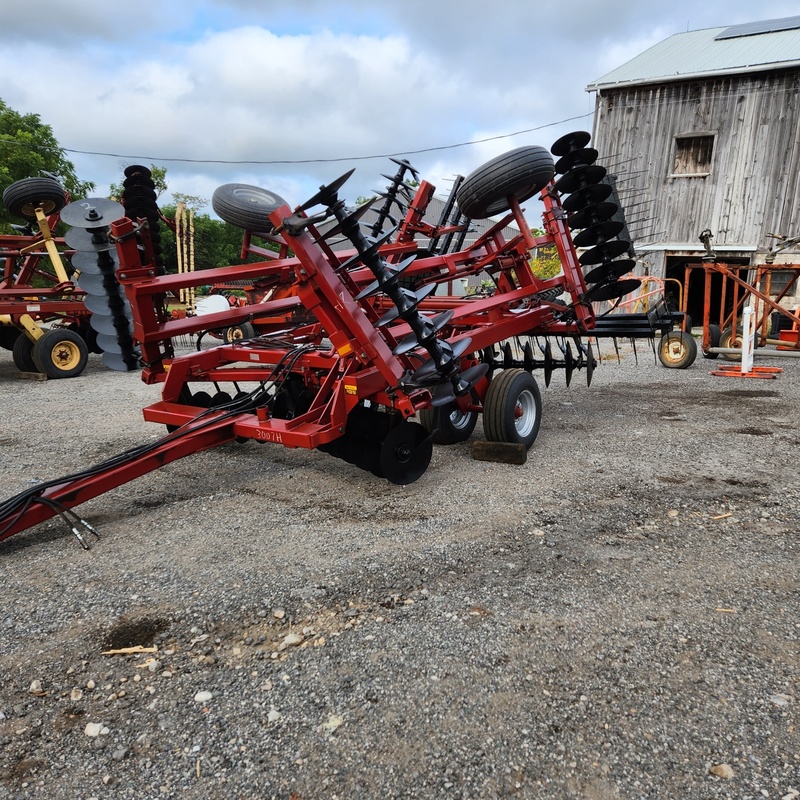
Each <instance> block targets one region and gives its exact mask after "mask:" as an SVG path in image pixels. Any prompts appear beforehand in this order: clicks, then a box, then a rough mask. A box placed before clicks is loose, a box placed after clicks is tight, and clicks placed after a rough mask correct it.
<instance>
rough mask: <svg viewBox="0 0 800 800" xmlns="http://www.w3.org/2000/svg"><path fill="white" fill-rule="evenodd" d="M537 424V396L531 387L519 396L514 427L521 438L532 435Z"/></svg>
mask: <svg viewBox="0 0 800 800" xmlns="http://www.w3.org/2000/svg"><path fill="white" fill-rule="evenodd" d="M535 425H536V398H535V397H534V396H533V392H532V391H531V390H530V389H525V391H523V392H521V393H520V395H519V397H518V398H517V405H516V408H515V409H514V427H515V428H516V429H517V433H518V434H519V436H520V438H521V439H524V438H526V437H527V436H529V435H530V433H531V431H532V430H533V428H534V426H535Z"/></svg>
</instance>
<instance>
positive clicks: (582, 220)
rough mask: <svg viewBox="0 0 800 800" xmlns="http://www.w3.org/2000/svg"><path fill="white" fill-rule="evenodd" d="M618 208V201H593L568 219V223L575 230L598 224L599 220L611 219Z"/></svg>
mask: <svg viewBox="0 0 800 800" xmlns="http://www.w3.org/2000/svg"><path fill="white" fill-rule="evenodd" d="M601 185H602V184H601ZM618 210H619V206H618V205H617V204H616V203H608V202H603V203H593V204H592V205H590V206H586V207H585V208H584V209H582V210H581V211H577V212H575V213H574V214H573V215H572V216H571V217H570V218H569V219H568V220H567V225H569V228H570V230H573V231H574V230H581V229H582V228H588V227H589V226H591V225H597V223H598V222H605V221H606V220H607V219H611V217H613V216H614V214H616V213H617V211H618Z"/></svg>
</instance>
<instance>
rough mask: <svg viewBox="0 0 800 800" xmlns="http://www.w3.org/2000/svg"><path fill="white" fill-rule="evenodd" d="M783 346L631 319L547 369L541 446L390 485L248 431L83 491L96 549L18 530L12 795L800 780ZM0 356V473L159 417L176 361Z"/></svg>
mask: <svg viewBox="0 0 800 800" xmlns="http://www.w3.org/2000/svg"><path fill="white" fill-rule="evenodd" d="M758 363H759V364H761V363H769V362H762V361H759V362H758ZM774 363H778V362H777V360H776V361H775V362H774ZM778 365H779V366H783V367H785V371H784V373H783V374H782V375H780V377H779V378H778V379H777V380H773V381H757V380H745V379H725V378H717V377H712V376H710V375H709V371H710V369H711V368H712V367H713V366H714V362H709V361H704V360H703V359H699V360H698V362H697V363H696V364H695V365H694V366H693V367H692V368H690V369H688V370H685V371H675V370H666V369H664V368H662V367H661V366H660V365H657V364H656V363H655V362H654V359H653V356H652V355H651V354H650V352H649V350H646V349H645V348H644V347H643V346H641V345H640V348H639V358H638V363H637V362H636V359H634V357H633V354H632V353H631V351H630V349H628V348H625V349H624V350H623V354H622V359H621V363H616V361H611V362H609V363H604V364H603V365H602V366H601V367H600V368H598V370H597V371H596V372H595V377H594V382H593V384H592V387H591V388H590V389H587V388H586V386H585V385H584V383H583V380H582V377H583V376H582V375H580V374H577V373H576V375H575V376H574V378H573V383H572V386H571V388H566V387H565V386H564V382H563V375H561V374H556V375H555V376H554V379H553V383H552V385H551V387H550V388H549V389H547V390H544V389H543V399H544V414H543V422H542V427H541V432H540V434H539V438H538V439H537V441H536V443H535V445H534V447H533V448H532V450H531V451H530V453H529V457H528V461H527V463H526V464H525V465H523V466H510V465H503V464H493V463H487V462H481V461H475V460H473V459H472V457H471V447H470V444H469V443H464V444H461V445H456V446H453V447H449V448H437V449H436V450H435V453H434V457H433V461H432V463H431V466H430V468H429V469H428V471H427V472H426V473H425V475H423V477H422V478H421V479H420V480H419V481H417V482H416V483H414V484H412V485H410V486H405V487H402V486H393V485H389V484H387V483H386V482H384V481H380V480H378V479H376V478H374V477H373V476H371V475H368V474H366V473H362V472H360V471H359V470H357V469H356V468H355V467H353V466H351V465H349V464H346V463H344V462H341V461H337V460H335V459H333V458H331V457H329V456H326V455H324V454H321V453H317V452H307V451H303V450H296V451H292V450H287V449H283V448H281V447H279V446H276V445H264V446H261V445H258V444H256V443H254V442H250V443H247V444H244V445H235V444H232V445H228V446H224V447H221V448H217V449H215V450H213V451H209V452H206V453H201V454H198V455H195V456H192V457H190V458H187V459H185V460H183V461H179V462H176V463H174V464H171V465H169V466H167V467H165V468H163V469H161V470H159V471H157V472H155V473H151V474H150V475H147V476H145V477H143V478H141V479H139V480H137V481H135V482H133V483H131V484H129V485H127V486H124V487H122V488H120V489H117V490H114V491H112V492H110V493H108V494H106V495H103V496H101V497H99V498H97V499H96V500H93V501H91V502H89V503H86V504H84V505H83V506H82V507H81V509H80V510H81V513H82V514H83V516H85V517H87V518H88V519H90V520H91V522H92V523H93V524H94V525H95V526H96V527H97V528H99V529H100V531H101V535H102V538H101V539H100V540H99V541H94V542H93V543H92V548H91V550H90V551H88V552H87V551H84V550H82V549H81V548H80V546H79V545H78V542H77V541H76V540H75V538H74V537H73V536H72V535H71V534H70V533H69V532H68V531H67V530H66V529H65V528H64V526H63V525H62V524H61V523H59V522H55V521H52V522H48V523H44V524H42V525H40V526H38V527H36V528H34V529H33V530H30V531H27V532H25V533H23V534H20V535H18V536H15V537H13V538H12V539H9V540H8V541H6V542H4V543H2V544H0V569H1V570H2V571H1V572H0V576H1V579H2V587H3V592H4V595H5V602H4V611H3V612H0V618H2V625H1V626H0V669H1V670H2V688H0V797H13V798H28V797H45V796H49V797H51V798H70V800H73V799H75V800H88V798H98V800H101V799H103V798H128V797H131V798H137V800H149V798H178V797H180V798H225V800H230V798H273V797H274V798H281V799H282V800H311V799H312V798H331V799H333V798H341V799H342V800H344V798H347V800H360V799H361V798H363V799H364V800H372V799H373V798H449V797H452V798H494V797H506V796H508V797H512V796H513V797H520V798H588V800H606V799H608V800H615V799H616V798H625V799H627V798H667V797H669V798H702V799H703V800H706V799H708V798H732V799H734V800H744V799H745V798H764V797H766V798H783V799H784V800H793V798H798V797H800V794H798V792H800V731H798V720H797V713H796V709H797V706H798V702H799V700H798V698H800V684H799V683H798V681H799V680H800V661H799V660H798V639H799V638H800V592H798V579H797V558H798V554H799V550H800V547H799V542H798V520H799V519H800V488H798V483H797V470H796V460H794V459H792V454H793V453H797V452H798V450H797V448H798V445H799V444H800V433H798V425H797V422H798V407H800V406H799V404H798V400H800V383H799V382H798V380H797V369H798V366H800V365H797V364H796V362H793V361H784V362H781V363H778ZM0 382H2V385H3V387H4V393H3V399H4V413H3V423H2V429H0V430H1V431H2V432H1V433H0V444H2V453H3V465H4V468H3V470H2V474H1V475H0V493H2V496H3V497H8V496H10V495H12V494H14V493H16V492H18V491H21V490H23V489H25V488H27V487H29V486H30V485H31V483H32V482H35V481H37V480H42V479H46V478H53V477H57V476H58V475H62V474H66V473H69V472H73V471H75V470H76V469H78V468H80V467H81V466H85V465H88V464H92V463H96V462H98V461H100V460H103V459H104V458H106V457H108V456H110V455H112V454H115V453H118V452H120V451H123V450H125V449H128V448H130V447H132V446H135V445H138V444H141V443H143V442H147V441H150V440H152V439H154V438H157V437H158V436H159V435H160V434H161V431H160V430H159V429H158V428H157V426H154V425H152V424H148V423H145V422H144V421H143V420H142V418H141V408H142V406H144V405H147V404H148V403H149V402H153V401H155V400H157V399H158V389H157V387H147V386H145V385H144V384H142V383H141V381H139V380H138V377H137V376H136V375H135V374H121V373H115V372H109V371H107V370H105V369H104V368H103V367H102V365H101V363H100V361H99V358H98V357H96V356H92V357H91V359H90V366H89V368H88V369H87V371H86V372H85V373H84V374H83V375H82V376H80V377H79V378H75V379H70V380H60V381H47V382H36V381H27V380H20V379H18V377H17V373H16V371H15V369H14V367H13V364H12V361H11V354H10V353H8V352H7V351H0ZM481 435H482V432H481V427H480V423H479V425H478V428H477V429H476V432H475V434H474V437H473V438H477V437H479V436H481ZM134 646H143V647H146V648H153V649H152V651H150V652H140V653H134V654H116V655H107V654H106V651H108V650H115V649H122V648H127V647H134Z"/></svg>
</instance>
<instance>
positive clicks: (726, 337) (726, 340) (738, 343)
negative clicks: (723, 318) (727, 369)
mask: <svg viewBox="0 0 800 800" xmlns="http://www.w3.org/2000/svg"><path fill="white" fill-rule="evenodd" d="M742 339H743V333H742V329H741V328H737V329H736V332H735V333H734V331H733V329H732V328H731V326H730V325H729V326H728V327H727V328H725V330H723V331H722V333H721V334H720V335H719V346H720V347H733V348H735V349H737V350H741V349H742ZM722 357H723V358H724V359H725V360H726V361H741V360H742V356H741V355H740V354H739V353H723V354H722Z"/></svg>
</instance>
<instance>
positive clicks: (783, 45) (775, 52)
mask: <svg viewBox="0 0 800 800" xmlns="http://www.w3.org/2000/svg"><path fill="white" fill-rule="evenodd" d="M798 66H800V17H787V18H784V19H778V20H765V21H763V22H758V23H748V24H747V25H734V26H732V27H731V26H728V27H724V28H705V29H703V30H699V31H688V32H687V33H677V34H675V35H674V36H670V37H669V38H668V39H665V40H664V41H663V42H659V43H658V44H656V45H653V47H651V48H650V49H649V50H645V51H644V53H641V54H640V55H638V56H636V57H635V58H632V59H631V60H630V61H628V62H626V63H625V64H622V66H619V67H617V68H616V69H613V70H611V72H609V73H607V74H606V75H603V76H602V77H601V78H598V79H597V80H595V81H593V82H592V83H590V84H589V85H588V86H587V87H586V91H588V92H592V91H598V90H602V89H609V88H612V87H619V86H633V85H637V84H646V83H666V82H671V81H679V80H688V79H692V78H708V77H714V76H717V75H733V74H738V73H750V72H760V71H764V70H768V69H776V68H781V69H783V68H787V67H798Z"/></svg>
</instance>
